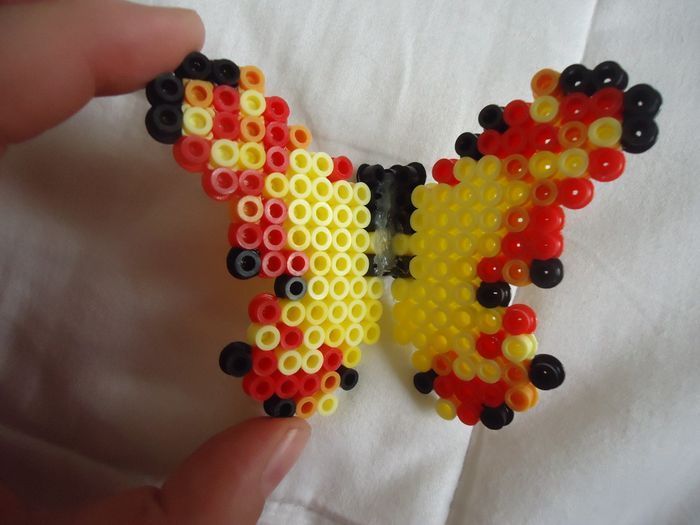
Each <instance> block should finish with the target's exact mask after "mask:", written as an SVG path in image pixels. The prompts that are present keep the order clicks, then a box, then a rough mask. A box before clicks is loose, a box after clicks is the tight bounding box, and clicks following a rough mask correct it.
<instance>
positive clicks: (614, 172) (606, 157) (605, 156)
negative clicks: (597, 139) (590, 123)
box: [588, 148, 625, 182]
mask: <svg viewBox="0 0 700 525" xmlns="http://www.w3.org/2000/svg"><path fill="white" fill-rule="evenodd" d="M624 170H625V155H624V154H623V153H622V152H621V151H619V150H616V149H612V148H598V149H594V150H593V151H591V152H590V153H589V154H588V173H590V175H591V177H592V178H594V179H595V180H598V181H600V182H610V181H612V180H615V179H617V178H618V177H619V176H620V175H622V172H623V171H624Z"/></svg>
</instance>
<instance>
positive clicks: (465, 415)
mask: <svg viewBox="0 0 700 525" xmlns="http://www.w3.org/2000/svg"><path fill="white" fill-rule="evenodd" d="M481 410H482V409H481V407H480V406H479V405H478V404H476V403H462V404H461V405H459V407H458V408H457V417H458V418H459V420H460V421H461V422H462V423H464V424H465V425H469V426H474V425H476V424H477V423H478V422H479V418H480V417H481Z"/></svg>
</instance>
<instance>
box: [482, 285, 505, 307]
mask: <svg viewBox="0 0 700 525" xmlns="http://www.w3.org/2000/svg"><path fill="white" fill-rule="evenodd" d="M476 300H477V301H479V304H480V305H481V306H483V307H484V308H496V307H497V306H508V303H510V286H509V285H508V283H506V282H503V281H499V282H497V283H486V282H482V283H481V284H480V285H479V289H478V290H477V291H476Z"/></svg>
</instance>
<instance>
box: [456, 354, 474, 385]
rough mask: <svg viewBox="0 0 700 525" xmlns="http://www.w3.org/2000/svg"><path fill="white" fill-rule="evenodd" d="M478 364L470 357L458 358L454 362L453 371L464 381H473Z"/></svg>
mask: <svg viewBox="0 0 700 525" xmlns="http://www.w3.org/2000/svg"><path fill="white" fill-rule="evenodd" d="M476 370H477V364H476V363H475V362H474V360H473V359H470V358H468V357H458V358H457V359H455V360H454V361H453V362H452V371H453V372H454V373H455V375H456V376H457V377H458V378H459V379H461V380H462V381H471V380H472V379H474V377H476Z"/></svg>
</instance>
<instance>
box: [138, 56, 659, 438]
mask: <svg viewBox="0 0 700 525" xmlns="http://www.w3.org/2000/svg"><path fill="white" fill-rule="evenodd" d="M627 83H628V79H627V73H626V72H625V71H624V70H623V69H622V68H621V67H620V66H619V65H618V64H616V63H615V62H610V61H608V62H603V63H601V64H599V65H598V66H597V67H596V68H595V69H593V70H592V71H591V70H588V69H587V68H585V67H584V66H582V65H579V64H575V65H572V66H569V67H567V68H566V69H565V70H564V71H562V73H561V74H560V73H557V72H555V71H553V70H550V69H543V70H541V71H539V72H538V73H537V74H535V76H534V77H533V78H532V82H531V87H532V92H533V97H534V100H533V101H532V102H530V103H528V102H525V101H523V100H513V101H511V102H510V103H508V104H507V105H505V107H500V106H497V105H493V104H492V105H489V106H486V107H485V108H483V109H482V111H481V112H480V114H479V124H480V126H481V127H482V128H483V131H482V132H481V133H480V134H474V133H463V134H462V135H460V136H459V137H458V138H457V141H456V143H455V151H456V153H457V154H458V155H459V158H457V159H447V158H444V159H440V160H438V161H437V162H436V163H435V164H434V166H433V169H432V175H433V178H434V180H435V181H436V182H430V183H426V173H425V169H424V168H423V166H422V165H421V164H419V163H415V162H414V163H411V164H408V165H406V166H400V165H396V166H392V167H391V168H388V169H385V168H384V167H382V166H379V165H367V164H363V165H361V166H359V167H358V169H357V174H356V178H357V181H356V182H353V181H350V179H351V178H352V176H353V171H354V169H353V165H352V163H351V161H350V160H349V159H348V158H346V157H343V156H338V157H331V156H329V155H328V154H326V153H322V152H312V151H310V150H309V149H308V148H309V145H310V143H311V140H312V139H311V133H310V132H309V130H308V129H307V128H305V127H304V126H301V125H289V124H288V118H289V115H290V111H289V107H288V105H287V103H286V102H285V101H284V100H283V99H282V98H279V97H274V96H268V97H266V96H265V94H264V93H265V77H264V75H263V73H262V71H260V69H258V68H256V67H254V66H245V67H241V68H239V67H238V66H237V65H236V64H235V63H233V62H232V61H230V60H212V61H210V60H209V59H207V57H205V56H204V55H202V54H201V53H196V52H195V53H191V54H190V55H188V56H187V57H186V58H185V60H184V61H183V62H182V64H181V65H180V67H179V68H178V69H177V70H176V71H175V72H174V73H164V74H162V75H160V76H158V77H157V78H156V79H154V80H153V81H152V82H151V83H149V85H148V86H147V89H146V94H147V96H148V100H149V102H150V103H151V105H152V107H151V109H150V110H149V111H148V113H147V116H146V127H147V129H148V131H149V133H150V134H151V136H152V137H153V138H154V139H156V140H158V141H159V142H162V143H166V144H173V154H174V157H175V159H176V160H177V162H178V163H179V164H180V165H181V166H182V167H183V168H184V169H186V170H187V171H191V172H195V173H201V181H202V187H203V189H204V191H205V193H206V194H207V195H208V196H209V197H211V198H212V199H214V200H216V201H225V202H227V203H228V206H229V208H230V218H231V224H230V227H229V234H228V240H229V243H230V245H231V250H230V251H229V253H228V256H227V260H226V264H227V268H228V270H229V272H230V273H231V275H233V276H234V277H236V278H238V279H249V278H253V277H256V276H259V277H263V278H270V279H274V284H273V286H272V288H273V289H272V290H271V293H263V294H260V295H258V296H256V297H254V298H253V299H252V300H251V301H250V304H249V307H248V314H249V317H250V321H251V324H250V325H249V328H248V331H247V334H246V336H247V337H246V341H236V342H233V343H230V344H229V345H227V346H226V347H225V348H224V349H223V351H222V352H221V356H220V360H219V361H220V363H219V364H220V366H221V368H222V370H223V371H224V372H226V373H227V374H230V375H233V376H236V377H242V378H243V381H242V385H243V389H244V391H245V392H246V394H248V395H249V396H250V397H252V398H253V399H256V400H258V401H260V402H262V403H263V406H264V409H265V412H266V413H267V414H269V415H271V416H275V417H289V416H293V415H297V416H300V417H305V418H306V417H309V416H311V415H312V414H314V413H319V414H321V415H324V416H325V415H330V414H332V413H333V412H335V410H336V408H337V405H338V400H337V397H336V393H337V391H338V389H343V390H350V389H352V388H353V387H355V385H356V384H357V382H358V373H357V371H356V367H357V365H358V364H359V362H360V360H361V355H362V354H361V350H360V346H361V345H362V344H372V343H375V342H376V341H377V340H378V338H379V325H378V321H379V320H380V318H381V317H382V314H383V311H382V303H381V302H380V299H381V296H382V293H383V280H382V279H381V277H382V276H392V277H394V282H393V283H392V295H393V297H394V299H395V301H396V302H395V303H394V307H393V318H394V322H395V324H394V326H395V329H394V338H395V340H396V341H397V342H399V343H401V344H405V345H408V344H410V345H412V346H413V347H414V351H413V352H412V355H411V363H412V365H413V367H414V368H415V369H416V371H417V373H416V374H415V376H414V385H415V387H416V389H417V390H418V391H419V392H421V393H424V394H430V393H431V392H434V393H435V394H436V395H437V399H436V405H435V407H436V411H437V413H438V414H439V415H440V416H441V417H443V418H445V419H454V418H459V420H461V421H462V422H463V423H465V424H467V425H474V424H476V423H478V422H479V421H481V422H482V423H483V424H484V425H485V426H487V427H488V428H491V429H499V428H502V427H504V426H506V425H508V424H510V423H511V421H512V420H513V417H514V412H524V411H526V410H529V409H530V408H532V407H533V406H535V404H536V403H537V401H538V391H539V390H549V389H552V388H556V387H557V386H559V385H560V384H561V383H562V382H563V381H564V376H565V374H564V368H563V366H562V364H561V363H560V362H559V360H558V359H556V358H555V357H553V356H551V355H548V354H538V353H537V339H536V337H535V334H534V332H535V328H536V325H537V320H536V316H535V312H534V311H533V310H532V309H531V308H530V307H529V306H527V305H524V304H510V303H511V287H512V286H525V285H528V284H530V283H534V284H535V285H536V286H539V287H541V288H552V287H554V286H556V285H557V284H558V283H559V282H561V280H562V278H563V275H564V269H563V265H562V262H561V260H560V259H559V257H560V255H561V253H562V250H563V237H562V229H563V227H564V222H565V214H564V209H565V208H568V209H580V208H583V207H585V206H586V205H587V204H588V203H590V202H591V200H592V198H593V194H594V185H593V183H592V180H595V181H598V182H609V181H612V180H615V179H616V178H617V177H619V176H620V175H621V174H622V172H623V170H624V167H625V157H624V155H623V153H622V151H621V149H622V150H625V151H627V152H629V153H641V152H643V151H646V150H647V149H649V148H650V147H651V146H653V144H654V143H655V141H656V137H657V135H658V128H657V126H656V123H655V121H654V117H655V116H656V114H657V113H658V110H659V108H660V105H661V96H660V95H659V93H658V92H657V91H656V90H654V89H653V88H652V87H650V86H648V85H646V84H640V85H636V86H633V87H631V88H629V89H627V90H626V91H625V89H626V88H627Z"/></svg>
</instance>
